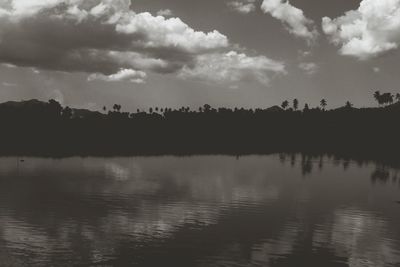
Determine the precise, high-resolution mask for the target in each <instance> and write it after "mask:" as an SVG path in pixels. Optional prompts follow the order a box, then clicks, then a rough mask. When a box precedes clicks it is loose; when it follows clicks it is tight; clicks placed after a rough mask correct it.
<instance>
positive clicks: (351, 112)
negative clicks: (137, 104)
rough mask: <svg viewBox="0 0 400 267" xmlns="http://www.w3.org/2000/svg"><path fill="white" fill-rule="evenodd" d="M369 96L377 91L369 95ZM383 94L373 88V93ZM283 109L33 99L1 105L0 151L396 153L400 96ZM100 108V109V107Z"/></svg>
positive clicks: (3, 152) (390, 154)
mask: <svg viewBox="0 0 400 267" xmlns="http://www.w3.org/2000/svg"><path fill="white" fill-rule="evenodd" d="M375 96H378V94H376V95H375ZM381 96H382V95H381V94H380V93H379V97H381ZM326 105H327V101H326V100H322V101H321V108H314V109H312V108H309V106H308V105H306V106H305V108H304V110H302V111H300V110H298V101H297V100H296V101H294V102H293V106H294V107H293V108H289V101H285V102H284V103H283V104H282V107H283V108H281V107H278V106H274V107H272V108H268V109H255V110H251V109H247V110H246V109H238V108H235V109H227V108H219V109H215V108H213V107H211V106H210V105H204V107H201V108H200V109H199V110H198V111H192V110H190V109H189V108H187V107H183V108H181V109H179V110H173V109H169V108H152V109H150V110H149V111H148V112H143V111H140V110H138V111H137V112H136V113H128V112H121V109H122V107H121V106H120V105H114V106H113V107H112V109H109V110H110V111H108V113H107V114H103V113H100V112H92V111H88V110H82V109H81V110H78V109H71V108H69V107H64V108H63V107H62V106H61V105H60V104H59V103H58V102H56V101H54V100H50V101H49V102H48V103H45V102H40V101H38V100H30V101H25V102H6V103H3V104H0V123H1V126H2V129H1V133H0V136H1V138H0V153H1V154H3V155H52V156H57V155H139V154H141V155H157V154H177V155H179V154H181V155H184V154H211V153H213V154H215V153H218V154H235V155H240V154H264V153H272V152H329V153H342V154H346V153H351V154H359V155H385V156H388V157H396V155H398V151H399V149H400V141H399V138H400V127H399V118H400V103H395V104H391V105H386V106H383V107H380V108H362V109H356V108H353V107H352V104H351V103H350V102H348V103H346V105H345V106H343V107H342V108H338V109H334V110H327V111H325V107H326ZM103 110H104V111H106V110H107V108H103Z"/></svg>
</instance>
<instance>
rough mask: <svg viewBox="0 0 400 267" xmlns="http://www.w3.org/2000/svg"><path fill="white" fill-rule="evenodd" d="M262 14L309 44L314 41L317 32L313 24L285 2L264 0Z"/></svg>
mask: <svg viewBox="0 0 400 267" xmlns="http://www.w3.org/2000/svg"><path fill="white" fill-rule="evenodd" d="M261 9H262V11H264V13H267V14H270V15H271V16H272V17H274V18H276V19H278V20H280V21H281V22H282V23H284V25H285V26H286V28H287V30H288V31H289V32H290V33H291V34H293V35H295V36H297V37H300V38H303V39H305V40H307V41H308V42H309V43H312V42H314V41H315V39H316V38H317V36H318V32H317V30H316V29H315V27H314V22H313V21H312V20H310V19H308V18H307V17H306V16H305V15H304V12H303V10H301V9H299V8H297V7H294V6H292V5H291V4H290V3H289V1H286V0H264V1H263V3H262V5H261Z"/></svg>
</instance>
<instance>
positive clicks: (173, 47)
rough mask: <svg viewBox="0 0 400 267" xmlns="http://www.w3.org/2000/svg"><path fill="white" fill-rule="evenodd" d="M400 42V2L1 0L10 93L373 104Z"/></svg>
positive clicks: (75, 102) (4, 93) (65, 99)
mask: <svg viewBox="0 0 400 267" xmlns="http://www.w3.org/2000/svg"><path fill="white" fill-rule="evenodd" d="M399 45H400V0H379V1H377V0H362V1H361V0H335V1H331V0H292V1H290V2H287V1H284V0H202V1H195V0H132V1H130V0H67V1H61V0H43V1H33V0H0V101H1V102H4V101H8V100H27V99H32V98H36V99H40V100H46V101H47V100H49V99H56V100H57V101H59V102H61V103H62V104H63V105H69V106H72V107H78V108H88V109H92V110H99V109H101V108H102V107H103V106H107V107H111V106H112V105H113V104H114V103H118V104H121V105H122V107H123V110H126V111H134V110H136V109H138V108H139V109H147V108H149V107H156V106H157V107H172V108H174V107H181V106H189V107H192V108H194V109H196V108H198V107H199V106H202V105H204V104H206V103H207V104H211V105H212V106H216V107H220V106H224V107H237V106H238V107H246V108H266V107H270V106H272V105H276V104H280V103H281V102H282V101H284V100H286V99H287V100H289V101H291V100H293V99H294V98H297V99H299V101H300V105H304V103H309V104H310V105H311V106H316V105H318V104H319V101H320V100H321V99H322V98H325V99H327V101H328V107H331V108H335V107H339V106H342V105H344V103H345V102H346V101H348V100H349V101H351V102H352V103H353V104H354V105H355V106H359V107H362V106H371V105H376V104H375V103H374V99H373V97H372V94H373V92H374V91H376V90H381V91H388V92H393V93H397V92H400V88H399V86H398V81H399V78H398V77H399V75H398V72H399V71H398V70H399V67H400V61H399V59H400V54H399V48H398V46H399Z"/></svg>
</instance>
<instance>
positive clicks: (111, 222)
mask: <svg viewBox="0 0 400 267" xmlns="http://www.w3.org/2000/svg"><path fill="white" fill-rule="evenodd" d="M397 172H398V171H397V169H396V168H393V167H390V166H385V165H382V164H377V163H373V162H370V163H360V162H358V163H356V162H353V161H344V160H335V159H332V158H327V157H325V158H319V157H315V158H308V157H304V156H303V157H302V156H300V155H292V156H289V155H287V156H285V155H281V156H279V155H271V156H248V157H240V158H236V157H228V156H198V157H197V156H196V157H181V158H179V157H149V158H144V157H143V158H142V157H133V158H83V159H82V158H69V159H40V158H24V161H23V162H22V161H21V159H18V158H0V265H1V266H172V267H178V266H184V267H190V266H296V267H299V266H307V267H311V266H317V267H329V266H351V267H358V266H371V267H372V266H373V267H379V266H400V204H398V203H397V202H398V201H400V187H399V180H398V178H400V176H399V177H398V174H397Z"/></svg>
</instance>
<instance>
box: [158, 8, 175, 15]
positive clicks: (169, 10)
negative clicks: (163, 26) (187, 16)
mask: <svg viewBox="0 0 400 267" xmlns="http://www.w3.org/2000/svg"><path fill="white" fill-rule="evenodd" d="M172 15H173V12H172V11H171V9H161V10H159V11H158V12H157V16H163V17H171V16H172Z"/></svg>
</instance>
